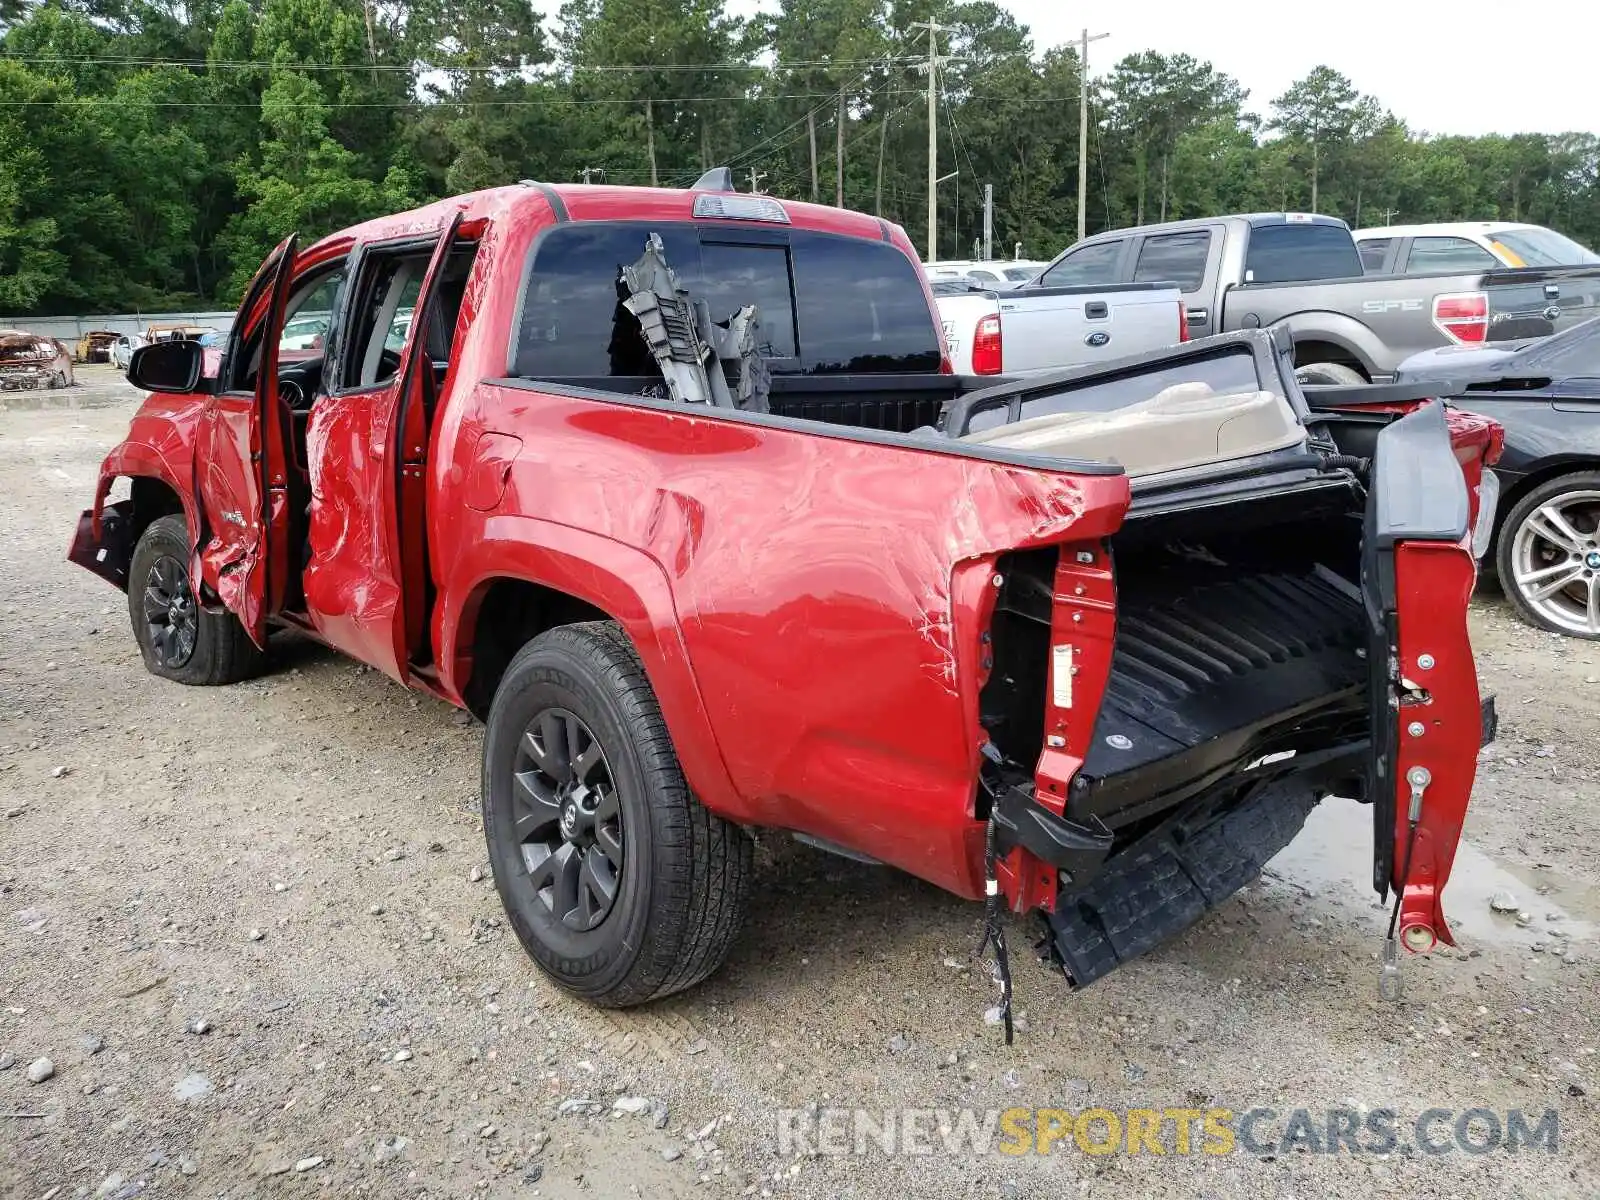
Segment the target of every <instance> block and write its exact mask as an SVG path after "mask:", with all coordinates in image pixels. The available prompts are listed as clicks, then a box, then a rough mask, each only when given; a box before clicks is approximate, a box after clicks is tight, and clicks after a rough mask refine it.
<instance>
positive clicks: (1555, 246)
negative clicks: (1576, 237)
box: [1490, 227, 1600, 267]
mask: <svg viewBox="0 0 1600 1200" xmlns="http://www.w3.org/2000/svg"><path fill="white" fill-rule="evenodd" d="M1490 240H1491V241H1494V242H1497V243H1498V244H1499V245H1500V246H1502V247H1503V248H1505V249H1507V250H1509V251H1511V253H1513V254H1515V255H1516V256H1517V257H1518V258H1519V259H1521V260H1522V262H1523V264H1524V265H1526V266H1530V267H1565V266H1573V265H1576V264H1579V263H1600V254H1596V253H1595V252H1594V251H1593V250H1590V249H1589V248H1588V247H1586V246H1580V245H1579V244H1578V243H1577V242H1575V241H1573V240H1572V239H1571V238H1569V237H1563V236H1562V235H1561V234H1559V233H1557V232H1556V231H1555V230H1554V229H1543V228H1538V227H1531V228H1528V229H1502V230H1501V231H1500V232H1499V233H1496V234H1491V235H1490Z"/></svg>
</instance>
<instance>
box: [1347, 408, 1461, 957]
mask: <svg viewBox="0 0 1600 1200" xmlns="http://www.w3.org/2000/svg"><path fill="white" fill-rule="evenodd" d="M1470 515H1471V509H1470V503H1469V499H1468V493H1467V483H1466V480H1465V478H1464V477H1463V475H1462V467H1461V463H1460V462H1458V461H1457V459H1456V455H1455V452H1454V450H1453V448H1452V446H1451V440H1450V431H1449V429H1448V427H1447V425H1446V423H1445V414H1444V406H1443V405H1441V404H1438V403H1434V404H1429V405H1427V406H1425V407H1423V408H1419V409H1417V410H1416V411H1415V412H1413V413H1411V414H1409V415H1408V416H1405V417H1402V418H1401V419H1400V420H1398V421H1396V422H1394V423H1393V424H1392V425H1389V426H1388V427H1387V428H1385V429H1384V430H1383V432H1382V433H1380V434H1379V435H1378V442H1377V452H1376V455H1375V457H1374V461H1373V466H1372V477H1371V494H1370V496H1369V499H1368V503H1367V515H1366V536H1365V538H1364V541H1363V545H1362V581H1361V582H1362V597H1363V602H1364V605H1365V608H1366V616H1367V625H1368V631H1367V632H1368V647H1367V653H1368V669H1369V672H1370V682H1371V687H1370V693H1369V695H1370V704H1371V722H1372V756H1371V759H1370V762H1369V766H1368V779H1369V783H1370V793H1369V794H1370V796H1371V799H1372V820H1373V855H1372V883H1373V887H1374V888H1375V889H1376V891H1377V892H1378V894H1379V896H1381V897H1385V898H1387V897H1389V896H1390V895H1395V896H1398V897H1399V908H1398V924H1399V934H1400V943H1401V945H1403V946H1404V947H1405V948H1406V949H1407V950H1410V951H1413V952H1416V951H1426V950H1430V949H1432V948H1433V946H1434V944H1435V943H1436V942H1438V941H1443V942H1446V943H1447V944H1449V945H1454V944H1455V939H1454V938H1453V937H1452V936H1451V933H1450V926H1449V924H1448V923H1447V922H1446V920H1445V916H1444V909H1443V907H1442V905H1441V902H1440V894H1441V893H1442V892H1443V890H1444V886H1445V883H1446V881H1447V880H1448V879H1449V878H1450V869H1451V866H1452V865H1453V863H1454V861H1455V854H1456V846H1457V844H1458V843H1459V841H1460V839H1461V827H1462V824H1463V822H1464V820H1465V818H1466V811H1467V802H1468V800H1469V799H1470V797H1471V794H1472V783H1473V779H1474V777H1475V776H1476V774H1477V765H1478V749H1479V747H1480V745H1481V744H1482V742H1483V741H1484V740H1485V738H1486V736H1488V735H1490V734H1491V733H1492V722H1493V707H1492V705H1490V706H1488V707H1485V705H1484V703H1483V702H1482V700H1481V698H1480V696H1479V694H1478V679H1477V671H1476V669H1475V667H1474V665H1473V661H1472V646H1471V642H1470V640H1469V638H1468V632H1467V602H1468V600H1469V599H1470V598H1471V595H1472V589H1473V586H1474V584H1475V583H1476V581H1477V567H1476V564H1475V562H1474V561H1473V556H1472V549H1471V533H1470Z"/></svg>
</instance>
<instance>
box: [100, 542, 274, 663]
mask: <svg viewBox="0 0 1600 1200" xmlns="http://www.w3.org/2000/svg"><path fill="white" fill-rule="evenodd" d="M128 619H129V620H130V621H131V622H132V623H133V636H134V640H135V641H137V642H138V643H139V653H140V654H142V655H143V656H144V665H145V668H146V669H147V670H148V671H149V672H150V673H151V674H152V675H159V676H160V677H161V678H162V679H171V680H173V681H174V682H177V683H188V684H193V685H196V686H214V685H218V684H225V683H238V682H239V681H240V680H241V679H248V678H250V676H252V675H254V674H256V673H257V672H259V671H260V669H261V665H262V661H263V657H262V654H261V651H260V650H258V649H257V648H256V646H255V643H254V642H252V641H251V640H250V635H249V634H248V633H246V632H245V629H244V626H243V625H241V624H239V618H237V617H235V616H234V615H233V614H232V613H231V612H207V611H206V610H205V609H204V608H202V607H200V605H199V604H198V603H196V601H195V594H194V588H193V587H191V586H190V583H189V526H188V523H187V522H185V521H184V519H183V514H182V513H171V514H168V515H167V516H164V517H157V518H156V519H155V520H154V521H151V522H150V524H149V525H148V526H146V527H145V531H144V533H143V534H141V535H140V537H139V542H138V545H136V546H135V547H134V548H133V558H132V561H131V562H130V563H129V566H128Z"/></svg>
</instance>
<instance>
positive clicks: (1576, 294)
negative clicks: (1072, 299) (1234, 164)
mask: <svg viewBox="0 0 1600 1200" xmlns="http://www.w3.org/2000/svg"><path fill="white" fill-rule="evenodd" d="M1141 281H1170V282H1176V283H1177V284H1178V286H1179V288H1180V289H1181V291H1182V293H1183V300H1184V305H1185V307H1186V310H1187V312H1188V323H1189V332H1190V335H1191V336H1193V337H1204V336H1206V335H1207V334H1211V333H1217V332H1223V331H1226V330H1232V329H1257V328H1274V327H1282V328H1285V329H1287V330H1288V331H1289V334H1290V336H1291V337H1292V338H1293V340H1294V344H1295V365H1296V367H1297V368H1298V369H1299V370H1300V377H1301V380H1302V382H1306V383H1322V384H1351V383H1358V382H1365V381H1379V382H1381V381H1383V380H1386V379H1390V378H1392V377H1393V375H1394V371H1395V368H1396V367H1398V366H1399V364H1400V362H1401V361H1402V360H1403V359H1405V358H1407V357H1409V356H1411V355H1412V354H1416V353H1420V352H1421V351H1424V350H1431V349H1434V348H1436V347H1439V346H1445V345H1451V344H1482V343H1485V342H1496V341H1507V340H1515V339H1520V338H1527V337H1532V336H1540V335H1543V334H1548V333H1553V332H1555V331H1556V330H1559V329H1565V328H1567V327H1569V326H1571V325H1574V324H1577V323H1579V322H1581V321H1583V320H1586V319H1587V318H1589V317H1591V316H1596V315H1600V263H1597V264H1591V265H1581V266H1562V267H1539V268H1532V267H1530V268H1523V269H1501V268H1498V267H1495V268H1494V269H1483V268H1481V267H1480V268H1474V269H1472V270H1466V271H1455V272H1445V273H1436V274H1426V275H1418V274H1401V275H1374V274H1364V273H1363V268H1362V260H1361V255H1360V253H1359V252H1358V251H1357V248H1356V244H1355V241H1354V239H1353V238H1352V237H1351V234H1350V230H1349V228H1348V227H1347V226H1346V225H1345V223H1344V222H1343V221H1340V220H1338V219H1337V218H1335V217H1324V216H1313V215H1306V214H1299V213H1287V214H1286V213H1266V214H1254V215H1250V216H1231V217H1215V218H1204V219H1200V220H1193V221H1175V222H1169V223H1167V224H1164V225H1148V226H1143V227H1141V228H1138V229H1123V230H1115V231H1112V232H1108V233H1101V234H1096V235H1094V236H1093V237H1089V238H1085V239H1084V240H1083V241H1081V242H1079V243H1077V244H1076V245H1074V246H1073V247H1072V248H1070V249H1069V250H1067V251H1066V252H1065V253H1064V254H1062V255H1061V256H1060V257H1059V258H1057V259H1056V260H1055V262H1054V263H1052V264H1051V266H1050V267H1049V268H1048V269H1047V270H1045V272H1044V273H1043V274H1041V275H1040V276H1039V278H1038V279H1037V280H1035V281H1034V283H1032V284H1029V285H1027V287H1025V288H1023V289H1021V290H1022V291H1026V290H1027V289H1028V287H1053V286H1064V285H1071V286H1110V285H1114V284H1119V283H1130V282H1141Z"/></svg>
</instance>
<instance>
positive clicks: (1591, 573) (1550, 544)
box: [1395, 319, 1600, 638]
mask: <svg viewBox="0 0 1600 1200" xmlns="http://www.w3.org/2000/svg"><path fill="white" fill-rule="evenodd" d="M1433 380H1439V381H1441V382H1442V383H1443V384H1444V386H1443V387H1441V388H1440V392H1439V394H1440V395H1443V396H1448V397H1450V399H1451V402H1452V403H1453V404H1455V405H1457V406H1458V407H1460V408H1464V409H1470V410H1471V411H1473V412H1478V413H1482V414H1483V415H1484V416H1486V417H1493V418H1494V419H1495V420H1497V421H1499V422H1500V423H1501V424H1502V425H1504V426H1505V431H1506V444H1505V453H1504V455H1503V456H1502V457H1501V459H1500V464H1499V466H1498V467H1497V468H1496V473H1497V474H1498V476H1499V478H1500V508H1499V515H1498V517H1497V520H1496V523H1495V532H1494V541H1493V543H1492V547H1491V549H1490V551H1489V553H1488V554H1487V555H1486V556H1485V558H1486V564H1492V565H1493V567H1494V569H1495V572H1496V573H1497V574H1498V575H1499V577H1500V582H1501V585H1502V586H1503V587H1504V589H1505V593H1506V596H1507V597H1508V598H1509V599H1510V601H1511V603H1512V604H1513V605H1514V606H1515V607H1516V609H1517V611H1518V612H1519V613H1521V614H1522V616H1523V617H1524V618H1526V619H1527V620H1528V621H1530V622H1531V623H1533V624H1534V625H1538V626H1541V627H1542V628H1545V629H1549V630H1554V631H1557V632H1560V633H1566V634H1571V635H1573V636H1575V637H1584V638H1600V319H1596V320H1592V321H1586V322H1584V323H1583V324H1581V325H1574V326H1573V327H1572V328H1570V329H1567V330H1564V331H1562V332H1561V333H1558V334H1554V335H1553V336H1550V337H1544V338H1538V339H1534V340H1529V341H1517V342H1498V343H1490V344H1488V345H1483V346H1451V347H1448V348H1445V349H1442V350H1430V351H1427V352H1426V353H1423V354H1418V355H1415V356H1413V357H1412V358H1409V359H1407V360H1406V361H1405V362H1403V363H1401V364H1400V367H1399V370H1398V372H1397V373H1396V376H1395V382H1396V383H1409V384H1414V383H1418V382H1431V381H1433Z"/></svg>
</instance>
